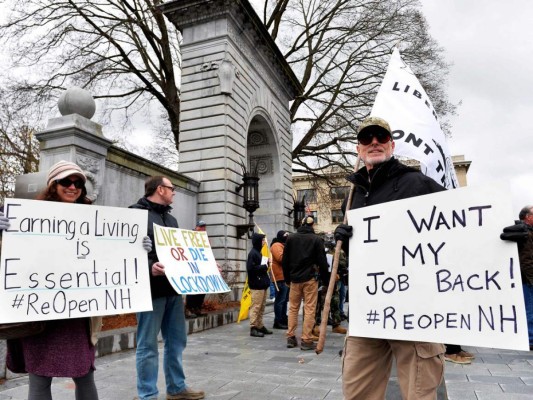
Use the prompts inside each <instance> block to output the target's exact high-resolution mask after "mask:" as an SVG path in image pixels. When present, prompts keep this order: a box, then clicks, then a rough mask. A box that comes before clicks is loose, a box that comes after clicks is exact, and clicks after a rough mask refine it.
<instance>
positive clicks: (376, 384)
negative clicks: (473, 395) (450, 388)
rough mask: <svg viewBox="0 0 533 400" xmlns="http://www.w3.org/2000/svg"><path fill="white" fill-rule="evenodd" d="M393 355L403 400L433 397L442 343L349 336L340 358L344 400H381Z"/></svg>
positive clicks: (441, 361)
mask: <svg viewBox="0 0 533 400" xmlns="http://www.w3.org/2000/svg"><path fill="white" fill-rule="evenodd" d="M393 356H394V357H395V358H396V368H397V371H398V384H399V385H400V391H401V393H402V398H403V400H435V399H436V398H437V388H438V386H439V385H440V383H441V381H442V378H443V376H444V345H442V344H437V343H425V342H407V341H402V340H386V339H372V338H361V337H350V336H347V337H346V342H345V344H344V356H343V361H342V391H343V393H344V400H384V399H385V392H386V389H387V383H388V382H389V376H390V372H391V367H392V357H393Z"/></svg>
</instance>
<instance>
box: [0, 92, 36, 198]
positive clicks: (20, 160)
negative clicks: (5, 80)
mask: <svg viewBox="0 0 533 400" xmlns="http://www.w3.org/2000/svg"><path fill="white" fill-rule="evenodd" d="M38 115H39V112H38V110H36V108H35V107H30V106H28V105H26V106H24V107H22V106H21V105H20V104H16V103H13V102H12V101H11V100H10V99H9V98H8V97H7V96H5V91H4V90H2V89H0V204H3V202H4V199H5V198H6V197H13V193H14V189H15V177H16V176H17V175H22V174H27V173H30V172H36V171H37V168H38V165H39V143H38V142H37V139H35V132H36V126H35V125H33V124H34V123H35V121H36V120H37V119H38Z"/></svg>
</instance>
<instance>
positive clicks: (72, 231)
mask: <svg viewBox="0 0 533 400" xmlns="http://www.w3.org/2000/svg"><path fill="white" fill-rule="evenodd" d="M4 213H5V215H6V217H7V218H9V220H10V227H9V229H8V230H6V231H4V233H3V237H2V258H1V261H0V262H1V264H0V304H1V306H0V307H1V310H2V312H1V313H0V322H20V321H38V320H49V319H64V318H79V317H90V316H97V315H110V314H119V313H125V312H136V311H149V310H151V309H152V301H151V297H150V282H149V277H148V268H147V265H148V261H147V254H146V251H145V250H144V249H143V247H142V238H143V237H144V236H146V231H147V221H148V218H147V215H146V211H143V210H131V209H127V208H116V207H103V206H94V205H81V204H70V203H61V202H52V201H36V200H21V199H6V203H5V207H4Z"/></svg>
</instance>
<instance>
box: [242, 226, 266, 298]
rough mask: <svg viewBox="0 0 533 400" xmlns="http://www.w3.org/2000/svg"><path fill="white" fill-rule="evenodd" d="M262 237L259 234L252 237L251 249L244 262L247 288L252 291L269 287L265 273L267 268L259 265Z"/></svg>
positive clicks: (261, 257) (264, 265)
mask: <svg viewBox="0 0 533 400" xmlns="http://www.w3.org/2000/svg"><path fill="white" fill-rule="evenodd" d="M264 237H265V235H261V234H259V233H254V234H253V235H252V249H251V250H250V252H249V253H248V260H247V261H246V271H247V272H248V286H250V289H252V290H263V289H266V288H268V287H269V286H270V278H269V277H268V273H267V270H268V267H267V265H266V264H261V260H262V259H263V256H262V255H261V247H263V238H264Z"/></svg>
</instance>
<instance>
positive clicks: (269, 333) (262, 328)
mask: <svg viewBox="0 0 533 400" xmlns="http://www.w3.org/2000/svg"><path fill="white" fill-rule="evenodd" d="M257 330H258V331H259V332H261V333H263V334H264V335H272V333H274V332H272V331H270V330H268V329H267V328H266V326H264V325H263V326H262V327H261V328H258V329H257Z"/></svg>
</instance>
